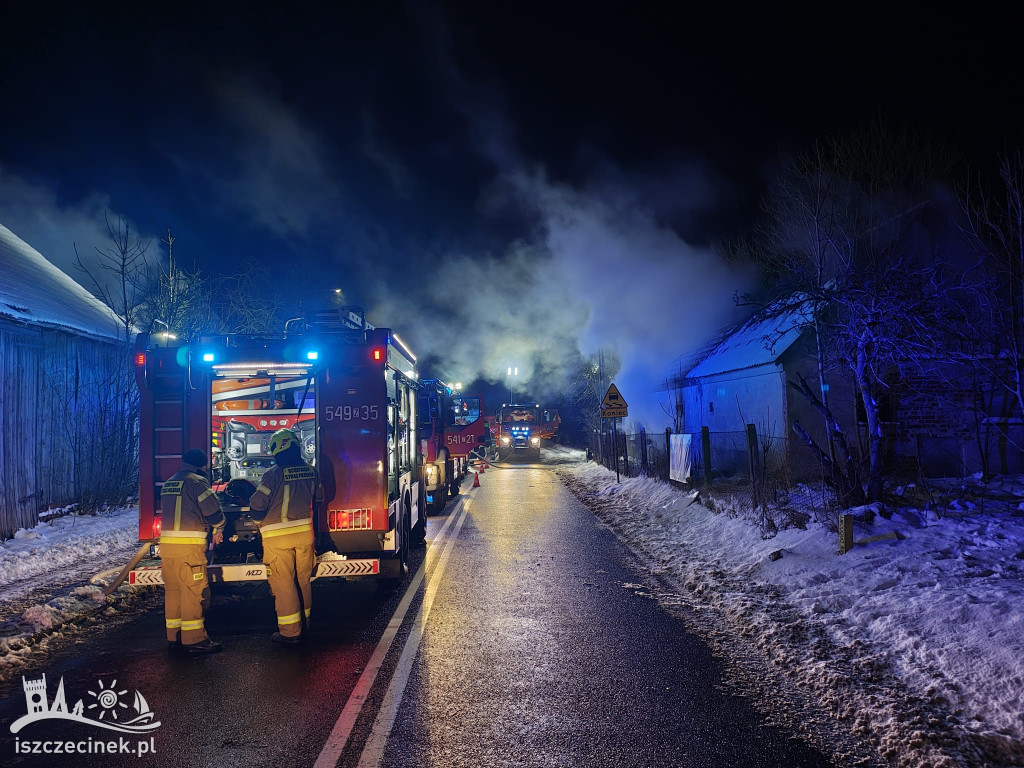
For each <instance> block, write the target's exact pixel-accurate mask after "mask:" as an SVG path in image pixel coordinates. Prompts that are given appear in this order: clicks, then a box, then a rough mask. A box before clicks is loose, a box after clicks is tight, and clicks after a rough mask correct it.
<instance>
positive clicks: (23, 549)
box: [0, 507, 139, 681]
mask: <svg viewBox="0 0 1024 768" xmlns="http://www.w3.org/2000/svg"><path fill="white" fill-rule="evenodd" d="M138 520H139V514H138V508H136V507H128V508H124V509H117V510H113V511H110V512H104V513H101V514H98V515H74V514H69V515H64V516H60V517H53V518H51V519H49V520H48V521H46V522H42V523H40V524H39V525H37V526H35V527H34V528H31V529H28V530H26V529H24V528H23V529H21V530H19V531H17V532H16V533H15V535H14V538H12V539H9V540H7V541H4V542H0V681H2V680H6V679H8V678H9V677H11V676H12V675H13V674H15V673H16V672H17V670H18V669H19V668H20V666H21V665H22V664H23V662H25V661H26V660H29V659H30V658H31V657H32V655H34V654H37V653H39V652H40V651H41V650H42V649H44V648H45V646H46V645H47V644H48V643H49V642H50V641H51V640H52V639H53V638H54V637H59V636H60V635H61V634H62V629H63V628H65V627H67V626H68V625H69V624H73V623H76V622H79V621H88V620H90V619H91V617H93V616H94V615H95V614H97V613H100V612H104V613H106V614H107V615H112V614H113V613H115V612H116V611H117V609H118V608H121V607H125V606H127V605H129V604H131V603H132V602H134V600H135V598H136V597H137V595H136V594H135V590H134V588H132V587H127V586H122V587H121V588H120V589H118V591H117V592H116V593H115V594H114V595H112V596H110V597H107V596H104V594H103V591H102V587H104V586H105V585H106V584H108V583H109V581H110V578H111V577H112V575H113V574H109V573H108V574H107V575H106V576H104V577H100V578H94V577H96V576H97V574H100V573H101V572H104V571H110V570H111V569H120V568H121V567H122V566H124V565H125V564H126V563H127V562H128V560H129V558H130V557H131V555H132V554H133V553H134V552H135V550H136V549H137V547H138Z"/></svg>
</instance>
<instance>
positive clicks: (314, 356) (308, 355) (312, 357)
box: [306, 352, 319, 360]
mask: <svg viewBox="0 0 1024 768" xmlns="http://www.w3.org/2000/svg"><path fill="white" fill-rule="evenodd" d="M318 356H319V353H318V352H307V353H306V359H307V360H316V359H317V357H318Z"/></svg>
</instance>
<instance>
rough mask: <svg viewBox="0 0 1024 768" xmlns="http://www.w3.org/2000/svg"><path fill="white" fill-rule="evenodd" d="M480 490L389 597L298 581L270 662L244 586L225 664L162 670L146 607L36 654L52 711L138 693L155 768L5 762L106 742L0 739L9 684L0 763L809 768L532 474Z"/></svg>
mask: <svg viewBox="0 0 1024 768" xmlns="http://www.w3.org/2000/svg"><path fill="white" fill-rule="evenodd" d="M481 481H482V485H481V487H480V488H478V489H476V490H473V491H470V490H469V483H468V482H467V484H466V492H465V493H464V494H463V496H462V497H461V498H460V500H459V501H458V502H457V503H456V504H452V505H449V507H448V509H447V510H446V512H445V514H443V515H440V516H437V517H432V518H430V524H429V527H428V543H427V546H426V547H425V548H424V547H421V548H419V549H418V550H416V551H415V552H414V557H413V562H412V563H411V567H410V577H409V579H408V580H407V582H406V586H411V587H412V589H410V591H409V593H408V599H406V596H405V590H404V589H403V590H399V591H398V592H396V593H393V594H389V595H382V594H380V593H378V591H377V590H376V588H375V587H374V586H373V585H372V584H364V583H351V584H350V583H337V582H332V581H330V580H324V581H318V582H316V583H315V584H314V621H315V624H314V627H313V630H312V633H311V637H310V639H309V641H308V642H307V643H306V644H304V645H303V646H300V647H297V648H279V647H277V646H275V645H273V644H272V643H271V642H270V639H269V635H270V633H271V632H272V631H273V629H274V611H273V603H272V601H271V599H270V596H269V592H268V590H267V587H266V585H265V584H258V585H241V586H236V587H232V588H228V589H221V590H220V591H218V592H217V593H216V598H215V603H214V607H213V609H212V610H211V611H210V615H209V617H208V622H207V624H208V629H209V631H210V634H211V635H212V636H213V637H215V638H216V639H219V640H221V641H222V642H223V643H224V646H225V650H224V652H223V653H220V654H217V655H215V656H210V657H204V658H195V659H187V658H186V659H181V658H176V657H172V656H169V655H168V654H167V652H166V649H165V642H164V639H163V626H162V625H163V616H162V612H161V610H160V601H159V600H158V599H157V598H156V597H154V599H153V600H152V601H150V602H149V603H148V604H147V605H145V606H144V607H143V608H142V609H141V610H140V611H139V612H136V613H133V614H131V615H130V616H127V617H120V618H116V619H114V620H113V621H112V623H110V624H105V625H101V626H99V627H97V628H95V629H92V630H89V631H87V632H85V633H83V634H80V635H78V636H76V637H75V638H73V639H70V640H68V641H66V642H64V643H57V644H55V645H56V648H55V649H54V650H53V651H51V652H50V653H49V654H47V655H46V656H44V657H40V658H39V660H38V664H37V665H35V671H34V672H32V673H26V677H27V678H29V679H30V680H31V679H33V678H37V677H39V675H40V674H41V673H45V674H46V678H47V684H48V688H49V695H50V699H51V700H52V699H53V697H54V695H55V693H56V688H57V684H58V682H59V680H60V679H61V678H63V681H64V689H65V695H66V699H67V703H68V705H69V707H73V706H74V704H75V702H76V701H78V699H82V700H83V702H84V704H85V705H86V706H88V704H89V703H95V702H97V701H98V696H93V695H92V694H90V691H91V692H93V693H95V694H101V693H102V691H103V690H105V689H109V688H111V687H113V688H114V689H115V691H116V692H120V691H125V692H126V693H125V694H123V695H120V697H119V701H122V702H123V701H127V702H129V703H130V700H131V698H132V697H133V695H134V692H135V691H139V692H141V693H142V694H143V695H144V696H145V698H146V700H147V701H148V703H149V706H150V708H151V709H152V710H153V712H155V713H156V717H157V719H158V720H159V721H160V723H161V725H160V727H159V728H157V729H155V730H154V731H153V732H152V734H151V735H147V736H144V737H138V738H136V737H135V736H132V737H129V738H128V741H130V742H132V746H134V742H136V741H139V740H141V741H145V742H148V744H149V746H151V747H152V748H154V749H155V754H151V755H144V756H141V757H140V756H136V755H130V754H119V755H117V756H112V755H95V754H94V755H88V754H86V755H81V754H76V755H42V754H40V755H23V754H16V753H15V747H16V744H15V741H16V739H20V740H21V743H22V744H21V746H22V748H24V742H27V741H28V742H30V741H35V740H39V741H42V740H49V741H55V740H63V741H66V740H72V741H75V742H76V744H78V743H80V742H83V740H84V739H87V738H88V737H92V738H94V739H96V740H109V739H115V740H116V739H117V738H118V737H119V734H116V733H113V732H109V731H102V730H100V729H98V728H95V727H92V726H88V725H83V724H81V723H74V722H63V721H56V720H46V721H42V722H36V723H33V724H30V725H28V726H26V727H25V728H24V729H23V730H22V731H20V732H19V733H18V734H17V736H14V735H12V734H11V733H10V730H9V725H10V723H12V722H13V721H14V720H16V719H17V718H19V717H21V716H22V715H24V714H25V713H26V702H25V698H24V695H23V693H22V690H21V685H20V680H19V681H18V685H16V686H14V687H13V688H9V689H7V690H4V691H0V697H3V698H0V763H3V764H4V765H12V766H13V765H25V766H34V765H46V766H60V765H65V764H66V765H76V766H77V765H97V766H110V765H114V766H140V765H160V766H169V765H174V766H217V767H218V768H220V767H221V766H224V767H225V768H226V767H228V766H232V767H233V766H275V767H277V766H310V765H313V764H314V763H317V761H318V758H319V762H318V763H317V764H318V765H321V766H324V765H340V766H355V765H363V766H373V765H385V766H417V767H420V766H438V767H440V766H444V767H445V768H447V767H449V766H504V765H508V766H513V765H514V766H591V765H593V766H605V765H616V766H691V765H692V766H716V767H717V766H822V765H828V760H827V759H826V757H825V756H824V755H822V754H821V753H819V752H817V751H815V750H814V749H813V748H811V747H810V746H808V745H807V744H806V743H805V742H803V741H802V740H801V739H799V738H797V737H795V736H793V735H792V734H789V733H786V732H784V731H781V730H779V729H778V728H776V727H773V726H769V725H767V724H766V723H765V719H764V718H763V717H762V716H761V715H760V714H758V713H757V711H756V710H755V709H754V708H753V707H752V706H751V704H750V703H749V701H747V700H746V699H744V698H742V697H739V696H736V695H734V694H732V693H730V692H729V687H728V686H726V685H724V680H723V677H722V674H723V673H722V668H721V665H720V664H719V662H717V661H716V660H715V659H714V658H713V657H712V656H711V654H710V652H709V650H708V649H707V647H706V646H705V645H704V644H703V643H702V642H701V641H700V640H699V639H697V638H696V637H694V636H692V635H690V634H688V633H687V631H686V629H685V628H684V626H683V624H682V622H681V621H679V620H678V619H676V618H674V617H672V616H671V615H669V614H668V613H666V612H665V611H664V610H662V609H661V608H660V607H659V606H658V605H657V603H656V602H655V601H654V600H652V599H650V598H649V597H646V596H644V595H645V591H644V590H638V589H636V588H634V587H632V586H629V585H630V584H632V582H634V581H636V576H634V575H633V572H632V571H630V569H629V566H630V563H631V557H632V556H631V555H630V554H629V552H628V551H627V550H626V549H625V548H624V547H622V546H621V545H620V544H619V542H618V541H617V540H616V539H615V537H614V535H613V534H611V533H610V532H609V531H608V530H607V529H605V528H603V527H602V526H601V525H599V523H598V522H597V520H596V518H594V516H593V515H592V514H591V513H590V512H589V511H588V510H586V509H585V508H584V507H582V506H581V505H580V504H579V502H577V501H576V499H575V497H573V496H572V495H571V494H570V493H569V492H568V491H567V490H566V489H565V488H564V487H563V486H562V485H561V484H560V483H559V482H558V479H557V477H556V476H555V474H554V472H553V471H552V470H551V469H550V467H542V466H533V465H508V466H505V467H497V466H492V468H491V469H489V470H488V471H487V472H486V473H485V474H484V475H483V476H482V477H481ZM421 565H422V566H423V569H422V570H421V569H420V566H421ZM396 608H397V609H398V610H399V612H400V614H401V615H400V617H399V618H401V622H400V623H399V621H398V618H396V619H395V620H394V621H393V620H392V617H393V615H394V614H395V613H396ZM389 622H390V623H391V624H392V625H393V626H392V627H391V628H390V629H389ZM392 635H393V636H394V640H393V643H392V644H391V645H390V647H389V650H388V652H387V653H386V654H385V655H383V656H382V655H381V654H383V653H384V650H385V649H384V648H383V647H379V642H380V640H381V638H382V636H383V637H391V636H392ZM378 660H380V661H381V663H380V671H379V674H377V675H376V677H374V678H373V679H372V680H371V674H372V671H373V670H374V669H375V668H376V666H377V664H376V661H378ZM115 680H116V685H115V684H114V681H115ZM371 683H372V684H371ZM353 691H356V695H355V696H353V695H352V694H353ZM350 699H351V700H350ZM108 700H109V696H108ZM346 703H348V706H347V707H346ZM115 706H116V705H115ZM86 714H87V715H88V716H91V717H96V713H95V710H93V711H92V712H87V713H86ZM339 718H340V721H339ZM332 734H333V735H332ZM76 748H78V747H76Z"/></svg>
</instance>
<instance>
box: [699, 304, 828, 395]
mask: <svg viewBox="0 0 1024 768" xmlns="http://www.w3.org/2000/svg"><path fill="white" fill-rule="evenodd" d="M786 304H787V305H788V306H786V305H783V306H785V308H784V309H780V308H779V305H774V306H771V307H768V309H766V310H765V311H764V312H761V313H759V314H757V315H754V317H752V318H750V319H749V320H747V321H746V322H745V323H744V324H743V325H741V326H740V327H739V328H738V329H737V330H735V331H733V332H732V333H730V334H728V335H727V336H726V337H725V338H724V339H722V341H721V342H719V344H718V345H717V346H716V347H714V348H713V349H712V351H711V352H710V354H708V355H707V356H706V357H705V358H704V359H703V360H701V361H700V362H699V363H697V365H695V366H694V367H693V368H691V369H690V370H689V371H688V372H687V373H686V376H685V378H687V379H696V378H700V377H702V376H715V375H717V374H720V373H728V372H729V371H741V370H745V369H747V368H755V367H757V366H759V365H765V364H767V363H774V362H775V361H776V360H778V359H779V356H780V355H781V354H782V353H783V352H785V351H786V350H787V349H789V347H790V346H791V345H792V344H793V343H794V342H795V341H796V340H797V338H799V336H800V334H801V333H803V331H804V329H805V328H806V327H807V324H808V323H809V322H811V315H810V306H809V305H808V304H807V303H795V304H794V303H793V301H792V299H791V300H789V301H787V302H786Z"/></svg>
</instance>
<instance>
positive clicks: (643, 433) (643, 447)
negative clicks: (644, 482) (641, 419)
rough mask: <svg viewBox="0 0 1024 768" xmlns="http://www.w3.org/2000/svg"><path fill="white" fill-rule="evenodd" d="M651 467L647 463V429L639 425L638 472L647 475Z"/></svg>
mask: <svg viewBox="0 0 1024 768" xmlns="http://www.w3.org/2000/svg"><path fill="white" fill-rule="evenodd" d="M650 470H651V468H650V467H649V466H648V464H647V430H646V429H644V428H643V427H640V472H641V474H643V475H645V476H647V475H649V474H650V473H651V472H650Z"/></svg>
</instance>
